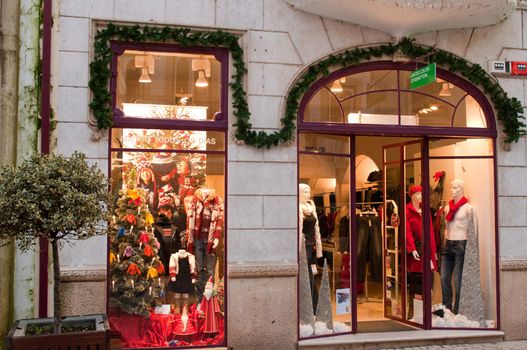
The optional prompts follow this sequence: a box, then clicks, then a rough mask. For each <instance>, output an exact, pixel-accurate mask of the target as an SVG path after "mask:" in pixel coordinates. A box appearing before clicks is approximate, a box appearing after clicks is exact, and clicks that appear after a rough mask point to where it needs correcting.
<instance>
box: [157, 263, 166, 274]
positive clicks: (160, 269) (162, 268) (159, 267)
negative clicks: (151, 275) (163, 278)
mask: <svg viewBox="0 0 527 350" xmlns="http://www.w3.org/2000/svg"><path fill="white" fill-rule="evenodd" d="M156 270H157V273H158V274H160V275H162V274H164V273H165V266H164V265H163V263H162V262H161V261H159V262H158V264H157V265H156Z"/></svg>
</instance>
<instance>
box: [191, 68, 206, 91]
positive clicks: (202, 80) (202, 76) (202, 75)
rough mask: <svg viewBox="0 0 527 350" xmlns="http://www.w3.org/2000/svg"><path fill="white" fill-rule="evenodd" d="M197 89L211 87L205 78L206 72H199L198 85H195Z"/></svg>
mask: <svg viewBox="0 0 527 350" xmlns="http://www.w3.org/2000/svg"><path fill="white" fill-rule="evenodd" d="M194 85H196V86H197V87H207V86H209V82H208V81H207V78H205V72H204V71H202V70H200V71H199V72H198V79H196V83H195V84H194Z"/></svg>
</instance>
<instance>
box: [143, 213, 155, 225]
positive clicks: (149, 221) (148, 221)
mask: <svg viewBox="0 0 527 350" xmlns="http://www.w3.org/2000/svg"><path fill="white" fill-rule="evenodd" d="M153 223H154V216H153V215H152V213H150V212H149V211H147V212H146V214H145V225H146V226H151V225H152V224H153Z"/></svg>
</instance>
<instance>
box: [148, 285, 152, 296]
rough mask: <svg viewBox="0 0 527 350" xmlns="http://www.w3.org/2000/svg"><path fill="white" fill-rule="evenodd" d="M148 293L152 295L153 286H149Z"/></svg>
mask: <svg viewBox="0 0 527 350" xmlns="http://www.w3.org/2000/svg"><path fill="white" fill-rule="evenodd" d="M148 295H152V286H150V287H148Z"/></svg>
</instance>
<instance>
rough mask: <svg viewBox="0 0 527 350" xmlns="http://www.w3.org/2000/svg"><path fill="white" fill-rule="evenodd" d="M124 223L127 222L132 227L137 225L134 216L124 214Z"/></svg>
mask: <svg viewBox="0 0 527 350" xmlns="http://www.w3.org/2000/svg"><path fill="white" fill-rule="evenodd" d="M126 221H128V222H129V223H131V224H132V225H137V219H136V218H135V215H134V214H132V213H130V214H126Z"/></svg>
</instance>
